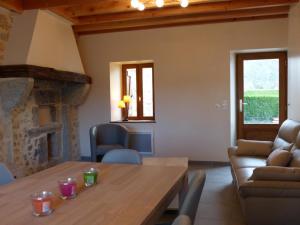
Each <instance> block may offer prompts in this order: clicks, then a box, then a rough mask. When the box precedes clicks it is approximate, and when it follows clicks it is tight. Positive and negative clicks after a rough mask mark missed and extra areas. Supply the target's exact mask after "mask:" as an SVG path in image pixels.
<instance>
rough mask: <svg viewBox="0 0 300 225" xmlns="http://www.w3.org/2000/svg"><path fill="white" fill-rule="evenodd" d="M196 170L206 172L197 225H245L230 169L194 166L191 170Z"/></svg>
mask: <svg viewBox="0 0 300 225" xmlns="http://www.w3.org/2000/svg"><path fill="white" fill-rule="evenodd" d="M194 169H204V170H205V171H206V182H205V185H204V189H203V193H202V196H201V200H200V204H199V207H198V212H197V216H196V221H195V225H245V222H244V218H243V216H242V212H241V209H240V205H239V202H238V199H237V195H236V192H235V189H234V186H233V184H232V177H231V173H230V167H229V166H223V167H208V166H205V167H200V166H192V167H191V170H194Z"/></svg>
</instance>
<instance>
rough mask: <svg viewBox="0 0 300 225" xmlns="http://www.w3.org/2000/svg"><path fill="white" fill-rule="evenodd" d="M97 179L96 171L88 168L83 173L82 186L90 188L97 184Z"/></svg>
mask: <svg viewBox="0 0 300 225" xmlns="http://www.w3.org/2000/svg"><path fill="white" fill-rule="evenodd" d="M97 178H98V171H97V170H96V169H94V168H90V169H89V170H86V171H84V172H83V180H84V185H85V186H86V187H90V186H93V185H95V184H97Z"/></svg>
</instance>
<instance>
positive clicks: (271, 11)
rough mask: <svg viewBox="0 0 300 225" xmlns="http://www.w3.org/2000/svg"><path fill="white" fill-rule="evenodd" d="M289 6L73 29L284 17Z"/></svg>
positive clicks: (97, 30)
mask: <svg viewBox="0 0 300 225" xmlns="http://www.w3.org/2000/svg"><path fill="white" fill-rule="evenodd" d="M288 12H289V6H279V7H269V8H260V9H245V10H236V11H227V12H216V13H206V14H195V15H185V16H177V17H167V18H151V19H140V20H129V21H117V22H104V23H101V22H99V23H96V24H86V25H75V26H73V29H74V31H75V32H76V33H77V34H79V35H82V34H90V33H105V32H114V31H126V30H139V29H149V28H157V27H170V26H180V25H190V24H203V23H213V22H225V21H238V20H253V19H268V18H284V17H287V16H288Z"/></svg>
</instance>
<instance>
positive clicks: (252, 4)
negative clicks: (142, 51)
mask: <svg viewBox="0 0 300 225" xmlns="http://www.w3.org/2000/svg"><path fill="white" fill-rule="evenodd" d="M295 2H297V1H294V0H292V1H286V0H284V1H283V0H276V1H247V0H246V1H245V0H241V1H234V2H230V3H229V2H222V3H220V2H219V3H206V4H198V5H191V6H189V7H188V8H185V9H184V8H181V7H172V8H162V9H150V10H145V11H142V12H140V11H134V12H123V13H111V14H102V15H93V16H82V17H77V19H78V24H92V23H99V22H112V21H125V20H135V19H148V18H154V17H155V18H158V17H173V16H180V15H192V14H199V13H215V12H223V11H233V10H241V9H251V8H262V7H263V8H264V7H270V6H274V5H275V6H278V5H279V6H280V5H290V4H292V3H295Z"/></svg>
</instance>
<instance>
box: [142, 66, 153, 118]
mask: <svg viewBox="0 0 300 225" xmlns="http://www.w3.org/2000/svg"><path fill="white" fill-rule="evenodd" d="M142 76H143V113H144V116H145V117H153V71H152V68H151V67H149V68H143V70H142Z"/></svg>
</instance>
